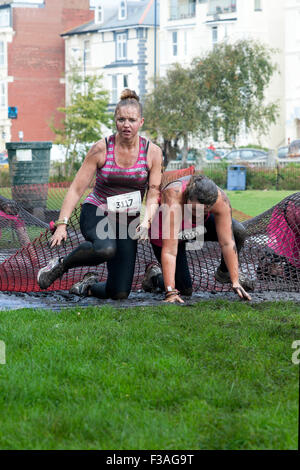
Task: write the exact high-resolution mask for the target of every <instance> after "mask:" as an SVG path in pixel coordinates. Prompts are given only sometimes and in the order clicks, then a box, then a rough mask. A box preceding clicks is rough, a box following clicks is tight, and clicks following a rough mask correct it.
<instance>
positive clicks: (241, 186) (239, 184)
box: [227, 165, 246, 191]
mask: <svg viewBox="0 0 300 470" xmlns="http://www.w3.org/2000/svg"><path fill="white" fill-rule="evenodd" d="M227 189H228V190H229V191H236V190H240V191H243V190H245V189H246V167H245V166H242V165H230V166H229V167H228V168H227Z"/></svg>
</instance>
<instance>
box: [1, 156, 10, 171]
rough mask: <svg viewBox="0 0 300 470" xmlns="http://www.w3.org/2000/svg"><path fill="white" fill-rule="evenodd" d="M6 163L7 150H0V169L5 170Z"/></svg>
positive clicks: (6, 167)
mask: <svg viewBox="0 0 300 470" xmlns="http://www.w3.org/2000/svg"><path fill="white" fill-rule="evenodd" d="M8 167H9V165H8V155H7V152H0V170H7V169H8Z"/></svg>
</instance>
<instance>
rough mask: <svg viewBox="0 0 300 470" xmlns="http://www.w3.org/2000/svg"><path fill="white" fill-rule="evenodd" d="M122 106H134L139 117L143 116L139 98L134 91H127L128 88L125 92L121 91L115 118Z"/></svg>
mask: <svg viewBox="0 0 300 470" xmlns="http://www.w3.org/2000/svg"><path fill="white" fill-rule="evenodd" d="M122 106H135V107H136V108H137V109H138V110H139V113H140V116H141V117H142V116H143V107H142V105H141V103H140V98H139V97H138V95H137V94H136V92H135V91H134V90H129V88H125V90H123V91H122V93H121V96H120V101H119V103H118V104H117V106H116V109H115V117H116V115H117V112H118V110H119V109H120V108H121V107H122Z"/></svg>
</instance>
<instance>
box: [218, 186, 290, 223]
mask: <svg viewBox="0 0 300 470" xmlns="http://www.w3.org/2000/svg"><path fill="white" fill-rule="evenodd" d="M225 192H226V194H227V195H228V197H229V200H230V203H231V206H232V207H233V208H234V209H237V210H239V211H241V212H244V214H247V215H251V216H252V217H254V216H256V215H258V214H261V213H262V212H264V211H266V210H268V209H270V208H271V207H272V206H274V205H275V204H277V203H278V202H280V201H282V199H284V198H285V197H287V196H289V195H290V194H294V193H296V192H297V191H275V190H269V191H258V190H248V189H247V190H246V191H225Z"/></svg>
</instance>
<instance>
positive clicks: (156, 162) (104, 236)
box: [37, 90, 162, 299]
mask: <svg viewBox="0 0 300 470" xmlns="http://www.w3.org/2000/svg"><path fill="white" fill-rule="evenodd" d="M115 123H116V128H117V132H116V134H114V135H111V136H110V137H109V139H102V140H99V142H97V143H96V144H95V145H93V147H92V148H91V150H90V151H89V152H88V154H87V156H86V157H85V160H84V162H83V164H82V166H81V168H80V169H79V171H78V173H77V175H76V177H75V179H74V181H73V182H72V184H71V186H70V189H69V191H68V193H67V195H66V197H65V200H64V202H63V205H62V208H61V211H60V216H59V220H58V222H57V229H56V231H55V232H54V234H53V236H52V240H51V247H54V246H56V245H60V244H61V242H63V241H64V240H66V238H67V230H66V227H67V223H68V219H69V217H70V216H71V214H72V211H73V209H74V208H75V207H76V205H77V204H78V202H79V200H80V199H81V197H82V196H83V194H84V193H85V191H86V190H87V188H88V186H89V183H90V181H91V180H92V179H93V177H94V176H95V174H96V183H95V186H94V189H93V191H92V192H91V193H90V194H89V195H88V197H87V198H86V199H85V201H84V203H83V205H82V210H81V215H80V229H81V232H82V235H83V237H84V238H85V241H84V242H83V243H81V244H80V245H79V246H78V247H76V248H75V249H74V250H73V251H72V252H71V253H69V254H68V255H66V256H64V257H63V258H54V259H52V260H51V261H50V262H49V264H48V265H47V266H45V267H44V268H42V269H40V271H39V272H38V276H37V282H38V284H39V286H40V287H41V288H42V289H47V288H48V287H49V286H50V285H51V284H52V283H53V282H54V281H55V280H56V279H58V278H59V277H61V276H62V275H63V274H64V273H66V272H67V271H68V270H69V269H71V268H75V267H77V266H97V265H99V264H101V263H104V262H107V270H108V278H107V282H105V283H98V282H97V280H98V279H97V276H95V274H92V273H88V274H87V275H86V276H85V277H84V279H83V280H82V281H81V282H80V283H77V284H76V285H74V286H73V288H71V291H72V292H73V293H76V294H79V295H81V294H82V295H85V294H86V293H88V291H89V288H90V289H91V294H92V295H93V296H95V297H99V298H113V299H125V298H127V297H128V295H129V293H130V290H131V284H132V279H133V274H134V265H135V258H136V251H137V240H136V239H133V238H132V237H130V236H129V233H128V225H127V223H126V226H125V232H126V233H125V234H124V227H121V223H120V218H119V216H118V215H117V214H116V217H115V218H114V222H116V224H115V223H113V224H112V225H110V226H109V227H108V230H106V231H105V233H101V230H99V227H100V226H101V225H103V223H104V224H106V223H108V224H110V222H109V218H107V215H108V214H111V213H112V214H113V215H114V213H115V212H118V210H119V208H120V207H124V204H125V205H126V207H127V205H128V204H129V202H131V203H132V204H133V206H134V207H135V208H136V210H137V213H139V208H140V202H141V201H142V200H143V196H144V192H145V190H146V189H147V190H148V191H147V199H146V211H145V215H144V220H143V222H142V223H141V224H140V226H139V227H138V233H137V235H138V236H140V238H143V236H144V235H143V234H144V233H145V232H146V233H147V231H148V227H149V223H150V221H151V217H152V212H151V211H152V210H153V212H155V209H156V207H157V201H158V197H159V187H160V182H161V163H162V152H161V149H160V148H159V147H158V146H157V145H155V144H153V143H152V142H149V141H147V140H146V139H145V138H143V137H141V136H139V130H140V129H141V127H142V125H143V123H144V118H143V116H142V106H141V104H140V103H139V98H138V96H137V95H136V93H135V92H134V91H132V90H124V92H123V93H122V95H121V100H120V102H119V103H118V105H117V107H116V110H115ZM148 147H149V148H148ZM128 193H130V198H129V195H128ZM124 198H125V199H124ZM132 201H134V202H132ZM127 221H130V219H127ZM120 232H122V234H121V235H120Z"/></svg>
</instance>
